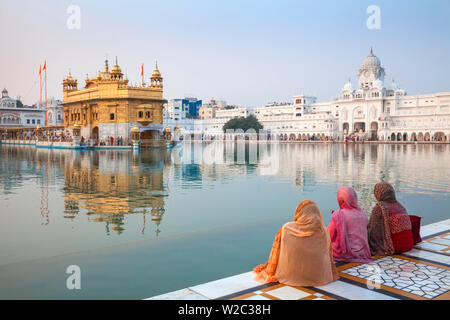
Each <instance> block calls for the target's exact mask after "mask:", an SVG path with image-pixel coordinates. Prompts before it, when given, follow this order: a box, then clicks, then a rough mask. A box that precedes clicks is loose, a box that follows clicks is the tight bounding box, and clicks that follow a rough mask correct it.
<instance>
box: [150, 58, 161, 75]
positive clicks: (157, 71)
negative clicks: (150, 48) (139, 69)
mask: <svg viewBox="0 0 450 320" xmlns="http://www.w3.org/2000/svg"><path fill="white" fill-rule="evenodd" d="M152 78H161V72H159V69H158V62H156V66H155V70H153V72H152Z"/></svg>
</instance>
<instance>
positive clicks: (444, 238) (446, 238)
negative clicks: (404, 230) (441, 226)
mask: <svg viewBox="0 0 450 320" xmlns="http://www.w3.org/2000/svg"><path fill="white" fill-rule="evenodd" d="M415 247H416V248H417V249H426V250H431V251H434V252H438V253H442V254H446V255H450V232H447V233H444V234H441V235H438V236H435V237H431V238H428V239H424V240H423V241H422V242H421V243H418V244H416V245H415Z"/></svg>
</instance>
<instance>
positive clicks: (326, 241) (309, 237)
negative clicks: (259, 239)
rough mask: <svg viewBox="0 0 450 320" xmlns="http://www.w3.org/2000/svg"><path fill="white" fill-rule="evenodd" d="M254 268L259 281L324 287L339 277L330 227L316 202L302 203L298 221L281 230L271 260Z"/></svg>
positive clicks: (296, 216)
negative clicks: (334, 259)
mask: <svg viewBox="0 0 450 320" xmlns="http://www.w3.org/2000/svg"><path fill="white" fill-rule="evenodd" d="M253 271H254V272H255V273H256V277H255V280H256V281H258V282H262V283H270V282H277V281H278V282H280V283H283V284H286V285H293V286H320V285H325V284H327V283H330V282H333V281H336V280H337V279H338V278H339V276H338V273H337V271H336V266H335V264H334V262H333V252H332V246H331V241H330V236H329V234H328V230H327V229H326V228H325V226H324V224H323V219H322V215H321V213H320V210H319V207H318V206H317V205H316V204H315V203H314V202H313V201H311V200H304V201H302V202H300V204H299V205H298V206H297V209H296V211H295V216H294V221H292V222H288V223H286V224H285V225H284V226H283V227H282V228H281V230H279V231H278V233H277V235H276V237H275V241H274V243H273V246H272V250H271V252H270V257H269V260H268V261H267V262H266V263H265V264H263V265H259V266H257V267H255V268H254V270H253Z"/></svg>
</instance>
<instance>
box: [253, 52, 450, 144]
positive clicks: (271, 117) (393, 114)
mask: <svg viewBox="0 0 450 320" xmlns="http://www.w3.org/2000/svg"><path fill="white" fill-rule="evenodd" d="M384 76H385V71H384V68H383V67H382V66H381V62H380V60H379V59H378V57H376V56H375V55H374V54H373V51H372V49H371V51H370V54H369V55H368V56H367V57H366V59H364V61H363V63H362V67H361V68H360V69H359V70H358V85H357V87H356V88H355V89H354V88H353V85H352V83H351V81H350V80H349V82H347V83H346V84H345V86H344V87H343V89H342V90H341V93H340V96H339V97H338V98H337V99H335V100H334V101H330V102H323V103H317V102H316V98H315V97H308V96H304V95H300V96H295V97H294V102H293V104H288V105H283V106H280V105H269V106H266V107H260V108H255V109H254V110H253V112H254V114H255V116H256V117H257V118H258V120H259V121H260V122H261V123H262V124H263V126H264V128H265V129H267V130H268V131H270V132H272V134H273V135H274V138H282V139H285V140H286V139H289V140H298V139H304V138H306V139H308V136H309V137H312V136H314V137H316V138H317V137H320V138H325V137H328V138H333V139H344V138H345V137H347V136H356V137H359V138H360V139H366V140H377V139H378V140H391V141H393V140H395V141H411V140H412V141H415V140H418V141H423V140H427V141H428V140H440V141H449V140H450V92H442V93H434V94H422V95H413V96H408V95H407V94H406V92H405V91H404V90H402V89H400V88H399V86H398V85H397V84H396V83H395V82H394V81H392V83H391V84H390V85H385V81H384Z"/></svg>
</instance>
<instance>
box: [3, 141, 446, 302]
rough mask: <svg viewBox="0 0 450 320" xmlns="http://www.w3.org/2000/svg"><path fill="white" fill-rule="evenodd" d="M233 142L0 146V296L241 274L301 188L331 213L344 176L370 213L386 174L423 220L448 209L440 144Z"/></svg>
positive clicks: (91, 295)
mask: <svg viewBox="0 0 450 320" xmlns="http://www.w3.org/2000/svg"><path fill="white" fill-rule="evenodd" d="M232 147H233V146H232V145H231V146H230V145H224V144H222V143H219V142H215V143H210V144H201V143H198V144H192V145H191V144H184V145H183V146H181V147H179V148H175V149H172V150H170V151H161V150H143V151H139V152H132V151H127V150H121V151H119V150H100V151H72V150H49V149H36V148H34V147H31V146H30V147H27V146H6V145H3V146H1V145H0V298H1V299H15V298H25V299H38V298H41V299H55V298H62V299H119V298H124V299H141V298H147V297H150V296H154V295H157V294H161V293H165V292H168V291H173V290H177V289H181V288H184V287H187V286H191V285H196V284H199V283H203V282H207V281H212V280H216V279H218V278H222V277H226V276H230V275H234V274H236V273H241V272H247V271H249V270H250V269H251V268H252V267H253V266H255V265H257V264H259V263H262V262H264V261H265V260H266V258H267V256H268V254H269V251H270V248H271V244H272V241H273V238H274V236H275V233H276V231H277V230H278V229H279V228H280V227H281V226H282V225H283V224H284V223H285V222H287V221H289V220H291V219H292V218H293V213H294V210H295V207H296V205H297V204H298V203H299V202H300V201H301V200H303V199H311V200H313V201H315V202H317V204H318V205H319V207H320V209H321V211H322V215H323V217H324V221H325V224H328V222H329V221H330V217H331V210H333V209H337V202H336V191H337V188H338V187H339V186H343V185H350V186H353V187H354V188H355V190H356V191H357V193H358V196H359V198H360V204H361V206H362V207H363V209H364V210H365V211H366V212H367V214H370V211H371V208H372V207H373V205H374V203H375V201H374V197H373V192H372V190H373V186H374V185H375V184H376V183H377V182H379V181H381V180H384V181H388V182H390V183H392V184H393V185H394V187H395V188H396V190H397V196H398V199H399V200H400V202H402V203H403V205H404V206H405V207H406V208H407V210H408V211H409V213H410V214H416V215H419V216H421V217H423V219H422V224H429V223H433V222H437V221H440V220H443V219H447V218H449V216H450V209H449V207H450V165H449V164H450V145H349V146H345V145H342V144H284V145H269V146H267V145H265V146H264V147H261V146H260V148H259V150H258V152H257V153H256V154H255V155H253V153H252V152H253V151H252V150H254V149H252V148H253V147H252V146H250V147H249V146H248V145H247V146H246V147H245V146H244V149H242V150H244V156H243V157H240V156H239V154H238V153H236V154H233V153H231V156H230V150H232V149H231V148H232ZM70 265H77V266H79V267H80V268H81V290H68V289H67V287H66V280H67V278H68V276H69V275H68V274H66V269H67V267H68V266H70Z"/></svg>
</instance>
